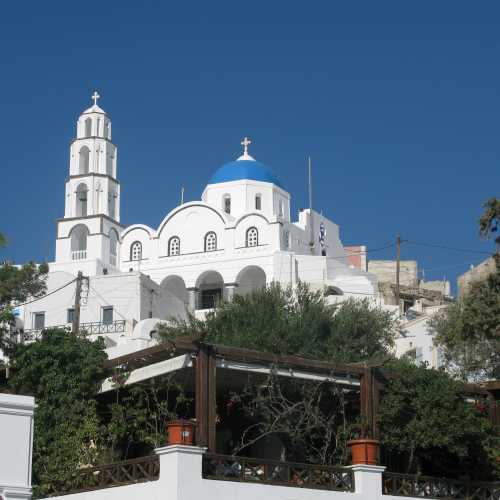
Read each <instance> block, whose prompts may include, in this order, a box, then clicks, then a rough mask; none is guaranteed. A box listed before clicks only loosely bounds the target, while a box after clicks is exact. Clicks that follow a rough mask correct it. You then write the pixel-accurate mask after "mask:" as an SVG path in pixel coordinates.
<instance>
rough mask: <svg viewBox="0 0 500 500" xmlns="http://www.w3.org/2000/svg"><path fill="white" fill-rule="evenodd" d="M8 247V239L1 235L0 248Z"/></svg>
mask: <svg viewBox="0 0 500 500" xmlns="http://www.w3.org/2000/svg"><path fill="white" fill-rule="evenodd" d="M5 246H7V237H6V236H5V235H4V234H3V233H0V248H2V247H5Z"/></svg>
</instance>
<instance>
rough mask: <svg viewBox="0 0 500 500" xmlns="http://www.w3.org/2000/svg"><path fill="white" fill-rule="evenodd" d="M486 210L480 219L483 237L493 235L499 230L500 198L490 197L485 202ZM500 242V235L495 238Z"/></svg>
mask: <svg viewBox="0 0 500 500" xmlns="http://www.w3.org/2000/svg"><path fill="white" fill-rule="evenodd" d="M483 208H484V212H483V214H482V215H481V218H480V219H479V234H480V235H481V236H482V237H483V238H488V237H490V236H493V233H496V232H497V231H498V226H499V225H500V199H499V198H490V199H489V200H488V201H487V202H486V203H484V204H483ZM495 241H496V243H497V244H500V235H499V236H497V238H496V239H495Z"/></svg>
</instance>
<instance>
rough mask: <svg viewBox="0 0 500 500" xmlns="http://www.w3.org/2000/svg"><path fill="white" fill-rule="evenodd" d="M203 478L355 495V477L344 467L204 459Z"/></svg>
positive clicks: (228, 457)
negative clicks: (353, 493) (346, 492)
mask: <svg viewBox="0 0 500 500" xmlns="http://www.w3.org/2000/svg"><path fill="white" fill-rule="evenodd" d="M203 478H205V479H217V480H222V481H240V482H248V483H261V484H273V485H279V486H293V487H297V488H314V489H322V490H335V491H348V492H353V491H354V474H353V472H352V470H350V469H348V468H345V467H333V466H326V465H310V464H300V463H293V462H280V461H276V460H264V459H257V458H245V457H233V456H231V455H216V454H206V455H204V456H203Z"/></svg>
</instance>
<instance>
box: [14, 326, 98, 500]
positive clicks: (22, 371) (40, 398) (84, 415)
mask: <svg viewBox="0 0 500 500" xmlns="http://www.w3.org/2000/svg"><path fill="white" fill-rule="evenodd" d="M105 359H106V354H105V352H104V344H103V342H102V341H100V340H99V341H96V342H90V341H88V340H85V339H82V338H79V337H76V336H74V335H71V334H70V333H69V332H67V331H65V330H58V329H49V330H45V331H43V332H42V339H41V340H40V341H38V342H34V343H32V344H29V345H21V344H19V345H15V346H13V347H12V352H11V358H10V365H11V368H12V373H13V375H12V377H11V378H10V379H9V386H10V389H11V390H13V391H15V392H16V393H20V394H32V395H33V396H34V397H35V398H36V403H37V408H36V412H35V434H34V447H33V481H34V484H35V485H37V486H36V491H35V494H36V495H37V496H46V495H47V494H49V493H51V492H53V491H54V490H56V489H61V488H62V489H64V487H65V485H68V484H69V483H70V481H71V478H72V476H73V475H74V473H75V472H76V470H77V469H78V468H79V467H81V466H85V465H88V464H95V462H96V460H97V459H98V456H99V454H100V453H101V451H102V447H103V442H102V439H101V427H100V425H101V424H100V420H99V417H98V415H97V411H96V401H95V394H96V392H97V390H98V388H99V384H100V382H101V381H102V378H103V376H104V372H103V368H102V366H103V362H104V360H105Z"/></svg>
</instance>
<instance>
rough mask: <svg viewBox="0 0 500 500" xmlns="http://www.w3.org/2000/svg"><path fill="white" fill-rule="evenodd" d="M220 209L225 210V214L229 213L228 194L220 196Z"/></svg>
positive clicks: (229, 198) (229, 200) (229, 201)
mask: <svg viewBox="0 0 500 500" xmlns="http://www.w3.org/2000/svg"><path fill="white" fill-rule="evenodd" d="M222 209H223V210H224V212H226V214H230V213H231V196H229V195H228V194H225V195H224V197H223V198H222Z"/></svg>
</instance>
